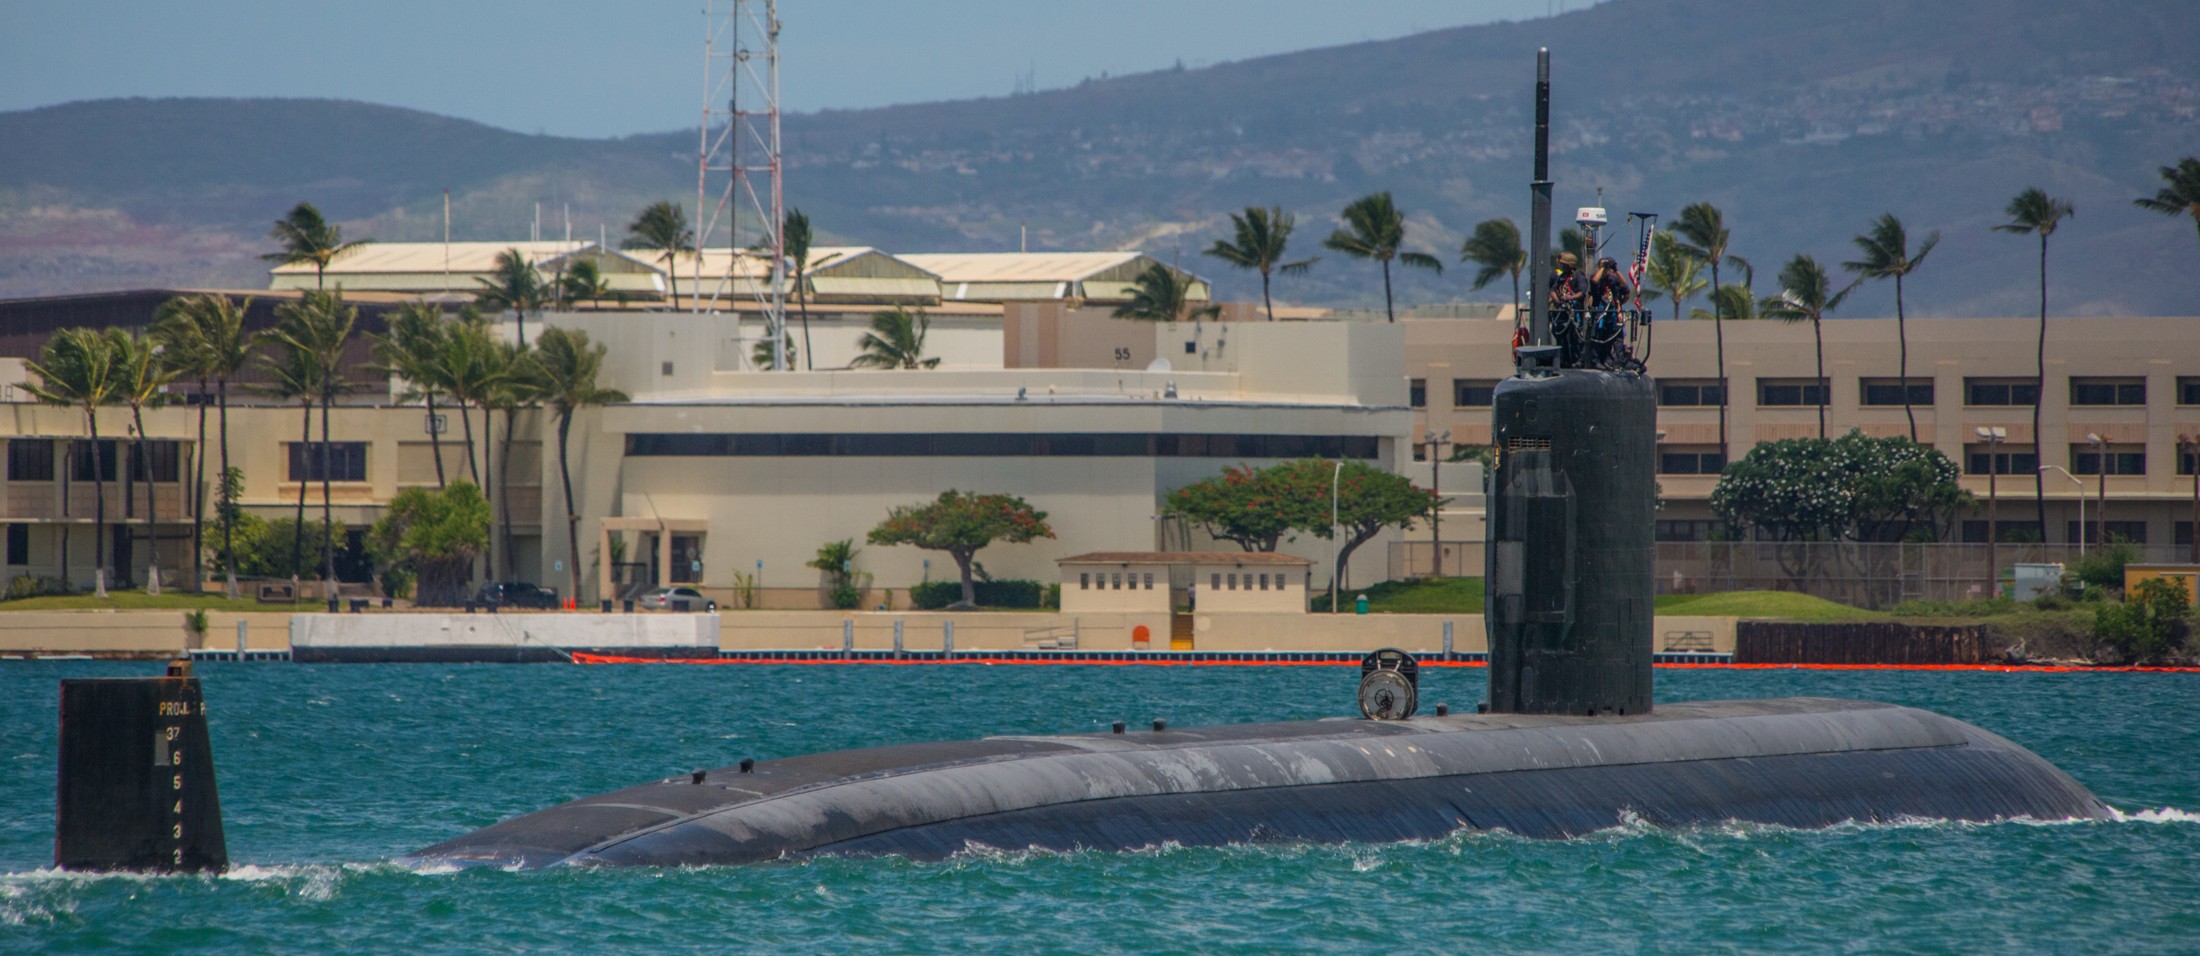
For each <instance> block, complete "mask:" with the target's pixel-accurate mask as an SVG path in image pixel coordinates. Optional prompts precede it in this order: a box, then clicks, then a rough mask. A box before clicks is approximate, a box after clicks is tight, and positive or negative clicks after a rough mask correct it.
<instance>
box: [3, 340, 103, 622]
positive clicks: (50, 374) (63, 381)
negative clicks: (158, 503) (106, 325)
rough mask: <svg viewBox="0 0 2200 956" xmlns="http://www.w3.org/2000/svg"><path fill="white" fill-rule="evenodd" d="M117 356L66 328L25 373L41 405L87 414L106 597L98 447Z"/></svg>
mask: <svg viewBox="0 0 2200 956" xmlns="http://www.w3.org/2000/svg"><path fill="white" fill-rule="evenodd" d="M115 358H116V356H115V349H114V341H113V340H112V339H111V338H110V337H109V336H107V335H106V334H105V333H103V332H100V331H98V330H96V329H62V330H60V331H58V332H55V333H54V334H53V338H51V339H48V340H47V341H46V344H45V345H44V346H43V347H41V348H40V349H39V350H38V361H36V362H25V363H23V365H24V369H25V371H28V372H29V373H30V374H32V375H34V376H36V377H37V378H38V384H36V385H25V386H24V388H25V390H27V391H29V392H30V393H31V395H33V396H35V397H36V398H37V399H38V400H39V401H41V402H46V403H48V404H51V405H71V406H75V407H76V408H78V409H80V410H82V411H83V412H84V426H85V429H86V430H87V431H89V432H90V433H91V436H92V437H91V452H92V453H91V462H92V562H93V566H94V568H95V570H94V571H93V576H92V582H93V588H94V590H95V591H96V592H97V593H98V594H99V595H100V596H102V597H104V596H106V593H107V482H106V476H105V472H104V471H103V470H102V469H101V467H100V466H101V465H102V464H103V463H104V462H103V461H102V460H101V459H102V456H101V454H100V445H99V407H100V406H101V405H108V404H112V403H113V402H114V399H115V391H116V387H117V383H118V377H117V376H116V374H115ZM71 457H72V458H73V457H74V456H71ZM75 477H76V476H74V475H71V476H69V479H70V480H74V479H75ZM61 572H62V575H63V577H64V578H66V576H67V575H68V564H67V562H63V563H62V569H61Z"/></svg>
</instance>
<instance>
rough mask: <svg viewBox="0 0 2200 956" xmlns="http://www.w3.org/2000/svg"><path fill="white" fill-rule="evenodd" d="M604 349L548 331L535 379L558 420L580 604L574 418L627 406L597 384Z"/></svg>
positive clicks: (568, 539)
mask: <svg viewBox="0 0 2200 956" xmlns="http://www.w3.org/2000/svg"><path fill="white" fill-rule="evenodd" d="M604 351H605V349H604V347H603V346H602V345H601V344H590V343H589V341H588V333H586V332H578V331H567V330H565V329H545V330H544V331H543V333H542V338H541V339H540V340H538V341H536V343H535V361H534V366H535V378H536V383H537V387H538V388H539V390H540V394H541V396H542V398H543V400H544V401H547V402H549V403H550V407H551V408H552V409H553V410H555V411H556V412H557V416H558V480H559V482H560V484H561V485H562V486H563V487H564V489H565V547H566V554H567V570H568V571H569V572H570V573H571V574H572V590H571V591H569V592H567V593H568V594H571V595H572V596H573V597H574V598H575V599H578V598H579V597H580V596H581V563H580V553H581V530H580V528H581V508H580V503H579V502H577V501H574V500H573V466H572V456H571V452H570V447H571V436H572V433H573V413H574V412H575V411H576V410H578V409H582V408H587V407H589V406H592V405H607V404H610V403H612V402H623V401H626V400H627V395H626V393H624V392H621V391H618V390H616V389H609V388H604V387H602V386H600V385H598V384H596V377H597V375H598V374H599V373H600V372H601V371H602V370H603V359H604Z"/></svg>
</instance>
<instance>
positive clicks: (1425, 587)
mask: <svg viewBox="0 0 2200 956" xmlns="http://www.w3.org/2000/svg"><path fill="white" fill-rule="evenodd" d="M1362 594H1365V595H1367V609H1368V610H1369V611H1372V612H1375V613H1377V614H1480V613H1482V579H1481V578H1435V579H1423V580H1417V581H1384V582H1383V583H1381V584H1377V585H1375V586H1373V587H1365V588H1348V589H1345V590H1342V591H1339V592H1337V600H1338V602H1339V603H1341V604H1343V605H1344V607H1345V608H1346V609H1347V610H1350V609H1351V608H1352V603H1353V601H1354V599H1356V598H1358V597H1359V596H1360V595H1362ZM1314 610H1316V611H1323V612H1326V611H1328V610H1329V593H1328V592H1327V591H1326V590H1324V591H1323V592H1322V593H1321V594H1319V595H1316V596H1315V598H1314Z"/></svg>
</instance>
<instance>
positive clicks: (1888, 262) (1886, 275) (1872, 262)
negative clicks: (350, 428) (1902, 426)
mask: <svg viewBox="0 0 2200 956" xmlns="http://www.w3.org/2000/svg"><path fill="white" fill-rule="evenodd" d="M1852 241H1854V242H1855V243H1856V248H1857V249H1858V250H1859V251H1861V252H1862V253H1863V255H1862V256H1861V257H1859V258H1857V259H1856V260H1854V261H1851V262H1844V263H1841V268H1843V269H1847V270H1849V271H1850V272H1854V273H1856V274H1857V275H1858V276H1860V277H1862V278H1865V279H1893V280H1894V338H1895V344H1896V348H1897V349H1898V350H1899V354H1900V356H1901V358H1900V360H1899V361H1900V363H1901V364H1900V369H1901V371H1900V374H1901V376H1902V415H1903V417H1905V418H1908V419H1909V420H1910V440H1911V441H1913V442H1914V441H1916V440H1917V410H1916V409H1914V408H1912V407H1911V405H1910V333H1909V317H1908V315H1907V314H1905V313H1904V312H1903V307H1902V280H1903V279H1904V278H1905V277H1907V276H1908V275H1909V274H1910V273H1912V272H1916V271H1917V267H1918V266H1920V265H1923V264H1925V255H1926V254H1927V253H1930V252H1932V251H1933V247H1934V246H1937V245H1939V244H1940V230H1938V229H1935V230H1933V232H1932V233H1931V234H1930V235H1927V236H1926V237H1925V241H1924V242H1921V243H1918V246H1917V251H1916V252H1914V253H1913V252H1911V251H1910V234H1909V232H1908V230H1905V229H1903V228H1902V220H1900V219H1896V218H1895V217H1894V213H1891V212H1890V213H1886V214H1884V215H1881V216H1880V217H1879V218H1878V220H1876V221H1874V222H1873V223H1872V228H1871V231H1870V232H1867V233H1865V234H1863V235H1861V236H1857V237H1856V238H1855V239H1854V240H1852Z"/></svg>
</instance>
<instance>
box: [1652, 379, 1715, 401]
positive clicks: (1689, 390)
mask: <svg viewBox="0 0 2200 956" xmlns="http://www.w3.org/2000/svg"><path fill="white" fill-rule="evenodd" d="M1725 400H1726V386H1725V385H1722V384H1720V383H1719V381H1718V380H1717V379H1704V380H1702V381H1693V382H1692V381H1686V380H1681V381H1671V382H1659V383H1658V404H1660V405H1667V406H1673V407H1684V408H1685V407H1691V406H1695V407H1701V406H1705V405H1718V404H1720V403H1722V402H1724V401H1725Z"/></svg>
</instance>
